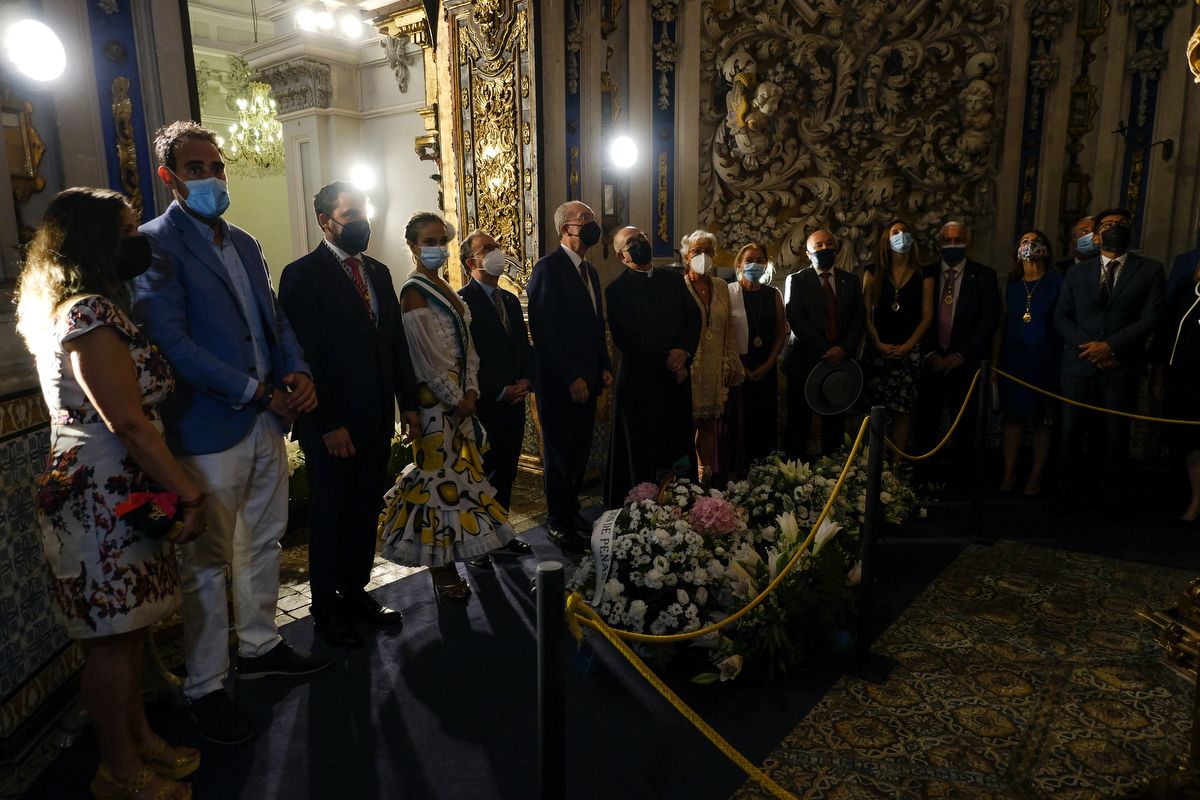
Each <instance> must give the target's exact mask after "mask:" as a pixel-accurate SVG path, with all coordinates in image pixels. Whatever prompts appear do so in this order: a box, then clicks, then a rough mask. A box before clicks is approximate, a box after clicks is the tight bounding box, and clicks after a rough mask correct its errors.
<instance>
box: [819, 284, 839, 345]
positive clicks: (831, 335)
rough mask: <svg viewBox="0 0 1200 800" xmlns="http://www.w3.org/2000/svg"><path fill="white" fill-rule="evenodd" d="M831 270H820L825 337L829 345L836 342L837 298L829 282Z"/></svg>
mask: <svg viewBox="0 0 1200 800" xmlns="http://www.w3.org/2000/svg"><path fill="white" fill-rule="evenodd" d="M832 274H833V273H832V272H822V273H820V275H821V293H822V294H823V295H825V338H826V339H828V340H829V343H830V344H831V345H835V344H837V342H838V324H837V298H836V297H835V296H834V294H833V286H832V285H830V283H829V278H830V277H831V276H832Z"/></svg>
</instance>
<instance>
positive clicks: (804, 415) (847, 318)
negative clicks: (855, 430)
mask: <svg viewBox="0 0 1200 800" xmlns="http://www.w3.org/2000/svg"><path fill="white" fill-rule="evenodd" d="M832 273H833V277H832V278H830V280H831V281H833V286H834V296H835V300H836V301H837V341H830V340H829V337H828V336H827V335H826V332H827V331H826V327H827V326H826V322H827V314H826V311H825V293H824V290H823V289H822V287H821V284H822V280H821V277H820V275H819V274H818V271H817V269H815V268H811V267H810V268H807V269H802V270H800V271H799V272H796V273H793V274H792V275H789V276H788V278H787V282H786V283H785V284H784V305H783V308H784V313H785V314H786V315H787V321H788V326H789V327H790V328H791V329H792V354H791V355H790V356H788V360H787V364H786V365H785V366H784V371H785V372H786V373H787V376H788V396H787V405H788V409H787V410H788V415H787V423H786V425H785V427H784V434H783V441H784V448H785V449H786V450H787V453H788V455H789V456H791V457H793V458H800V457H802V456H804V455H805V454H806V453H807V450H808V431H809V428H810V427H811V426H812V415H813V410H812V408H811V407H810V406H809V405H808V401H807V400H805V398H804V384H805V382H806V381H807V379H808V374H809V373H810V372H812V369H813V367H815V366H816V365H817V363H818V362H820V361H821V357H822V356H824V355H825V353H826V352H828V351H829V349H830V348H831V347H834V346H837V347H840V348H842V349H843V350H845V351H846V357H847V358H857V357H858V350H859V347H861V345H862V338H863V333H864V332H865V331H866V327H867V310H866V304H865V303H864V301H863V293H862V280H861V279H860V278H859V277H858V276H857V275H855V274H854V273H852V272H847V271H846V270H842V269H835V270H832ZM844 433H845V414H834V415H830V416H824V417H822V419H821V453H822V454H827V453H832V452H833V451H834V450H837V449H838V447H840V446H841V444H842V439H843V438H844Z"/></svg>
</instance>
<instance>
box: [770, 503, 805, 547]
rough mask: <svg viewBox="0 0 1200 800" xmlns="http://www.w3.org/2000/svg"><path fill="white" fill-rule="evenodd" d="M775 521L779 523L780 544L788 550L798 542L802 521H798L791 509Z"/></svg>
mask: <svg viewBox="0 0 1200 800" xmlns="http://www.w3.org/2000/svg"><path fill="white" fill-rule="evenodd" d="M775 521H776V522H778V523H779V536H778V539H779V546H780V547H781V548H782V549H784V550H787V549H788V548H789V547H791V546H792V545H793V544H795V543H796V539H797V538H798V537H799V536H800V523H798V522H797V521H796V515H795V514H794V513H793V512H791V511H789V512H788V513H786V514H780V515H779V516H778V517H776V518H775Z"/></svg>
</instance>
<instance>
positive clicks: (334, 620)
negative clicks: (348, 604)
mask: <svg viewBox="0 0 1200 800" xmlns="http://www.w3.org/2000/svg"><path fill="white" fill-rule="evenodd" d="M313 621H314V622H315V623H316V628H317V635H318V636H320V637H321V638H322V639H324V640H325V641H327V642H329V643H330V644H331V645H333V646H334V647H349V648H358V647H362V646H363V644H364V641H363V637H362V634H360V633H359V632H358V631H356V630H354V628H353V627H352V626H351V625H350V623H349V622H348V621H347V620H346V618H345V617H343V616H342V615H340V614H313Z"/></svg>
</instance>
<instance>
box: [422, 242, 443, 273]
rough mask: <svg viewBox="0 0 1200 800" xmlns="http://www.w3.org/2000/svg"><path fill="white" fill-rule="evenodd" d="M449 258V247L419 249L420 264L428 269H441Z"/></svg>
mask: <svg viewBox="0 0 1200 800" xmlns="http://www.w3.org/2000/svg"><path fill="white" fill-rule="evenodd" d="M448 258H450V248H449V247H424V246H422V247H421V263H422V264H424V265H425V266H427V267H429V268H430V269H433V270H437V269H441V268H442V265H443V264H445V263H446V259H448Z"/></svg>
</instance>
